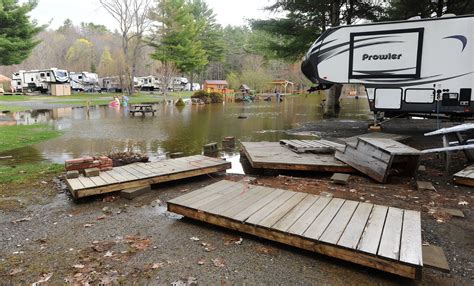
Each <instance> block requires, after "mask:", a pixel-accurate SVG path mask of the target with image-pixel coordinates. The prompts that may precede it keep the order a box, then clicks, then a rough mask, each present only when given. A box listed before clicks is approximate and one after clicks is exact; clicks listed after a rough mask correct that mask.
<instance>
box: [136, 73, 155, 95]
mask: <svg viewBox="0 0 474 286" xmlns="http://www.w3.org/2000/svg"><path fill="white" fill-rule="evenodd" d="M136 82H137V84H136V86H135V88H137V89H140V90H149V91H153V90H160V80H159V79H158V77H156V76H153V75H149V76H139V77H137V79H136Z"/></svg>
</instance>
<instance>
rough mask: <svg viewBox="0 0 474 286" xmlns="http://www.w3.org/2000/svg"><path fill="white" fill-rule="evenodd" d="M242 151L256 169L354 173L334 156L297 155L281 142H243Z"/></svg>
mask: <svg viewBox="0 0 474 286" xmlns="http://www.w3.org/2000/svg"><path fill="white" fill-rule="evenodd" d="M241 145H242V151H243V152H244V154H245V156H246V157H247V159H248V160H249V162H250V165H251V166H252V167H253V168H256V169H273V170H293V171H316V172H342V173H347V172H354V169H353V168H352V167H350V166H349V165H347V164H345V163H343V162H341V161H339V160H337V159H336V158H334V155H333V154H310V153H302V154H297V153H295V152H293V151H291V150H290V149H288V148H286V147H283V146H281V145H280V143H279V142H241Z"/></svg>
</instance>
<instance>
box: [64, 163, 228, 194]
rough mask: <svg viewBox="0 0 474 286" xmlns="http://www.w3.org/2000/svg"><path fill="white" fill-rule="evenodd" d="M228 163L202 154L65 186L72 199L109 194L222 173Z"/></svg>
mask: <svg viewBox="0 0 474 286" xmlns="http://www.w3.org/2000/svg"><path fill="white" fill-rule="evenodd" d="M230 168H231V163H230V162H227V161H224V160H221V159H216V158H211V157H206V156H202V155H196V156H190V157H183V158H177V159H170V160H164V161H158V162H150V163H134V164H130V165H126V166H122V167H115V168H113V169H112V170H110V171H105V172H100V175H99V176H97V177H91V178H86V177H83V176H80V177H79V178H76V179H67V180H66V184H67V186H68V188H69V191H70V192H71V194H72V195H73V197H75V198H82V197H87V196H92V195H98V194H104V193H110V192H115V191H120V190H124V189H129V188H136V187H142V186H147V185H151V184H157V183H162V182H168V181H174V180H179V179H184V178H189V177H194V176H200V175H204V174H210V173H215V172H220V171H225V170H227V169H230Z"/></svg>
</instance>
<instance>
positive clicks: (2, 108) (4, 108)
mask: <svg viewBox="0 0 474 286" xmlns="http://www.w3.org/2000/svg"><path fill="white" fill-rule="evenodd" d="M28 109H30V108H28V107H27V106H17V105H3V104H0V112H18V111H25V110H28Z"/></svg>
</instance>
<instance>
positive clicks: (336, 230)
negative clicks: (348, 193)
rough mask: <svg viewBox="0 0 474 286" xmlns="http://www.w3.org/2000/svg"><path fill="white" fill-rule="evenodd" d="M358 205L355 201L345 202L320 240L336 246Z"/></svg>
mask: <svg viewBox="0 0 474 286" xmlns="http://www.w3.org/2000/svg"><path fill="white" fill-rule="evenodd" d="M358 204H359V203H358V202H355V201H345V202H344V204H343V205H342V207H341V208H340V209H339V211H338V212H337V214H336V216H335V217H334V219H333V220H332V221H331V223H330V224H329V225H328V227H327V228H326V230H325V231H324V232H323V234H322V235H321V238H320V240H321V241H324V242H327V243H332V244H337V242H338V241H339V238H340V237H341V235H342V233H343V232H344V230H345V229H346V226H347V224H348V223H349V220H350V219H351V217H352V215H353V214H354V211H355V210H356V208H357V206H358Z"/></svg>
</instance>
